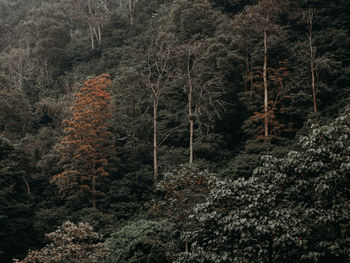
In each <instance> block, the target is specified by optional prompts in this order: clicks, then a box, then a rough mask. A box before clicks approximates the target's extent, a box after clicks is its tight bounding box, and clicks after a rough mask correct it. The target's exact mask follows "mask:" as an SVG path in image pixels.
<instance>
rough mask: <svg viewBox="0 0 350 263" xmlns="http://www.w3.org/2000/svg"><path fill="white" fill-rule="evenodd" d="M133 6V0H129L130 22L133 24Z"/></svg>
mask: <svg viewBox="0 0 350 263" xmlns="http://www.w3.org/2000/svg"><path fill="white" fill-rule="evenodd" d="M133 9H134V6H133V0H129V15H130V24H131V25H133V24H134V15H133V13H134V10H133Z"/></svg>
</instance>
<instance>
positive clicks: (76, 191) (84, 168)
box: [52, 74, 113, 207]
mask: <svg viewBox="0 0 350 263" xmlns="http://www.w3.org/2000/svg"><path fill="white" fill-rule="evenodd" d="M110 85H111V80H110V76H109V75H107V74H102V75H101V76H98V77H96V78H92V79H89V80H88V81H86V82H85V83H84V86H82V87H81V88H80V89H79V91H78V92H77V93H76V95H75V101H74V105H73V108H72V116H71V118H70V119H68V120H64V125H65V126H66V128H65V130H64V132H65V136H64V137H63V138H62V140H61V143H60V144H59V145H58V149H59V151H60V152H61V154H62V157H61V160H60V164H61V165H62V167H63V169H64V170H63V172H61V173H60V174H57V175H55V176H54V177H53V178H52V182H55V183H56V184H57V185H58V187H59V188H60V190H61V192H63V193H64V195H65V197H66V198H67V199H74V198H78V197H81V195H84V194H85V195H87V198H89V199H90V202H91V205H92V206H93V207H96V198H97V197H98V196H99V195H101V194H103V193H102V192H101V191H99V190H98V189H97V188H98V185H99V184H100V182H101V179H102V178H103V177H105V176H108V175H109V173H108V168H107V167H108V166H109V161H108V157H112V155H113V145H112V141H113V140H112V134H111V132H110V131H109V130H108V129H109V126H110V125H109V123H108V120H109V119H110V117H111V113H110V101H111V94H110V92H109V87H110Z"/></svg>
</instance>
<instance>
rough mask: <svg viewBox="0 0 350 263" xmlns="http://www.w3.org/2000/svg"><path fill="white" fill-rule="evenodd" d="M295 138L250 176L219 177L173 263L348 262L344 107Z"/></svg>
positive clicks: (349, 182) (349, 181)
mask: <svg viewBox="0 0 350 263" xmlns="http://www.w3.org/2000/svg"><path fill="white" fill-rule="evenodd" d="M299 143H300V149H299V150H298V151H291V152H289V153H288V154H287V156H283V157H282V156H281V157H280V158H275V157H272V156H264V157H263V165H262V166H261V167H258V168H256V169H255V170H254V172H253V175H252V176H251V177H250V178H249V179H243V178H241V179H237V180H235V181H221V182H217V183H216V187H215V188H214V189H213V190H212V191H211V192H210V194H209V196H208V198H207V200H206V202H205V203H202V204H199V205H197V207H196V208H195V209H194V212H193V214H192V215H191V217H192V218H194V219H195V220H197V221H198V224H199V226H200V228H199V229H198V230H196V231H193V232H189V233H188V235H189V236H190V239H191V240H193V243H192V245H191V251H190V252H189V253H182V254H181V255H180V257H179V258H178V260H177V262H208V263H209V262H218V263H223V262H240V263H242V262H249V263H250V262H281V263H282V262H284V263H285V262H339V263H340V262H350V110H347V111H345V113H344V114H343V115H342V116H341V117H339V118H337V119H335V120H334V121H333V122H332V123H330V124H328V125H323V126H319V125H313V126H312V127H311V130H310V133H309V135H308V136H304V137H300V139H299Z"/></svg>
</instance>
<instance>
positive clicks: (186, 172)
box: [154, 166, 216, 252]
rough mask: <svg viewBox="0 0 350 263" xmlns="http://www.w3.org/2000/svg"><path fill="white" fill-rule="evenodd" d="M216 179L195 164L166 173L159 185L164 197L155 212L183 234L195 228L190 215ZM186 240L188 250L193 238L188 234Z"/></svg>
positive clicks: (156, 205)
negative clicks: (173, 224) (174, 225)
mask: <svg viewBox="0 0 350 263" xmlns="http://www.w3.org/2000/svg"><path fill="white" fill-rule="evenodd" d="M215 181H216V177H215V176H213V175H212V174H210V173H209V172H207V171H203V172H202V171H200V170H199V169H198V168H196V167H194V166H183V167H181V169H179V170H174V171H171V172H168V173H165V174H164V177H163V180H162V181H160V182H159V184H158V186H157V188H158V190H160V191H162V192H163V193H164V199H163V200H161V201H159V202H158V203H156V204H155V205H154V212H155V213H156V214H158V215H159V216H162V217H165V218H167V219H168V220H169V221H171V222H174V223H175V224H176V226H177V227H178V228H179V229H180V230H181V233H182V234H184V233H185V232H187V231H189V230H191V229H192V230H193V229H195V227H196V224H195V221H193V220H191V219H190V218H189V215H190V214H191V212H192V209H193V208H194V206H195V205H196V204H198V203H201V202H203V201H204V200H205V197H206V196H207V194H208V193H209V191H210V186H211V184H213V183H214V182H215ZM184 240H185V251H186V252H188V251H189V243H190V241H191V240H190V239H189V238H187V237H186V236H185V237H184Z"/></svg>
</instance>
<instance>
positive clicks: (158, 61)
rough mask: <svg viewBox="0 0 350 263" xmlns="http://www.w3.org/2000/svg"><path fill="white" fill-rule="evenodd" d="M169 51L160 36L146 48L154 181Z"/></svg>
mask: <svg viewBox="0 0 350 263" xmlns="http://www.w3.org/2000/svg"><path fill="white" fill-rule="evenodd" d="M170 52H171V42H170V40H167V39H164V38H163V39H162V37H160V38H158V37H157V38H156V39H155V40H154V39H151V40H150V43H149V45H148V48H147V73H146V75H147V76H146V85H147V87H148V89H149V90H150V91H151V94H152V98H153V170H154V181H155V182H157V180H158V133H157V132H158V130H157V121H158V106H159V98H160V95H161V92H162V90H163V88H164V82H165V81H166V79H167V78H168V75H167V70H168V64H169V59H170Z"/></svg>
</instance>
